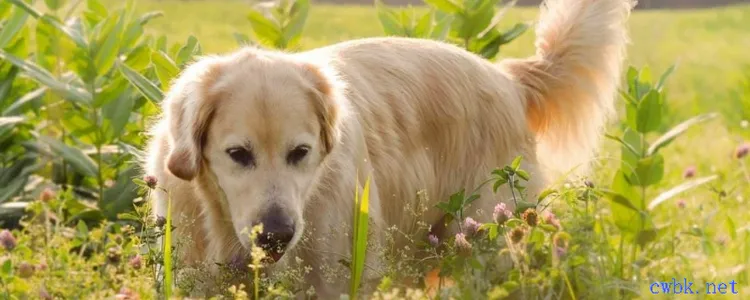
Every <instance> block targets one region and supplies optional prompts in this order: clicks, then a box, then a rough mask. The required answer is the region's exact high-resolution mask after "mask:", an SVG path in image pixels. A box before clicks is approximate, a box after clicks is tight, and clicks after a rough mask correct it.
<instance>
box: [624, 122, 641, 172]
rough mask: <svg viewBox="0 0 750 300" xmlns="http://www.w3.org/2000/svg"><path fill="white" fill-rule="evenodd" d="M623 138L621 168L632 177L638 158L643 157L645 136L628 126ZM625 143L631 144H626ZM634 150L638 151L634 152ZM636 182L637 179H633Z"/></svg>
mask: <svg viewBox="0 0 750 300" xmlns="http://www.w3.org/2000/svg"><path fill="white" fill-rule="evenodd" d="M622 140H623V141H624V143H623V144H622V145H623V146H622V147H621V150H620V157H621V159H620V160H621V161H620V170H622V172H623V173H624V174H625V175H626V176H627V177H628V178H631V179H632V176H633V173H634V172H635V170H636V167H637V166H638V160H639V159H640V158H641V156H642V155H640V153H641V147H642V146H641V145H642V144H644V142H643V137H642V136H641V135H640V134H639V133H637V132H635V131H634V130H632V129H630V128H626V129H625V132H624V133H623V138H622ZM625 145H630V146H629V147H628V146H625ZM633 150H635V151H637V153H634V152H633ZM633 181H634V182H635V180H633Z"/></svg>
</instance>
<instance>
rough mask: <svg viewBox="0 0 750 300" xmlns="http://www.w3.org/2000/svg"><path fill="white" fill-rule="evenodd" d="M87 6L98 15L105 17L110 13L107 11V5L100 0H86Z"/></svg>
mask: <svg viewBox="0 0 750 300" xmlns="http://www.w3.org/2000/svg"><path fill="white" fill-rule="evenodd" d="M86 8H87V9H88V10H89V11H91V12H93V13H95V14H96V15H98V16H100V17H102V18H105V17H107V15H109V12H107V7H105V6H104V4H102V2H101V1H99V0H86Z"/></svg>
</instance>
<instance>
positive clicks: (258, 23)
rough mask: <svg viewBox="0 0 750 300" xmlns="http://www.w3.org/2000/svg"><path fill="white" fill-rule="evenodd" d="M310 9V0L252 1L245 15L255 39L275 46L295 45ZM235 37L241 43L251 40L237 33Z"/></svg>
mask: <svg viewBox="0 0 750 300" xmlns="http://www.w3.org/2000/svg"><path fill="white" fill-rule="evenodd" d="M309 10H310V2H309V0H281V1H278V2H275V3H273V4H271V3H270V2H263V3H259V4H255V5H254V9H253V10H251V11H250V13H249V14H248V19H249V20H250V24H251V25H252V29H253V34H254V37H255V42H257V43H259V44H260V45H262V46H266V47H271V48H276V49H288V48H294V47H297V46H298V44H299V40H300V38H301V37H302V30H303V29H304V26H305V21H307V15H308V13H309ZM235 38H236V39H237V42H238V43H240V44H252V43H253V42H251V41H250V39H249V38H248V37H247V36H245V35H243V34H240V33H235Z"/></svg>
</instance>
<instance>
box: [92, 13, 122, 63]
mask: <svg viewBox="0 0 750 300" xmlns="http://www.w3.org/2000/svg"><path fill="white" fill-rule="evenodd" d="M124 22H125V16H124V12H123V13H121V14H120V15H119V18H118V20H117V23H116V24H115V26H114V27H113V28H112V30H110V31H108V32H107V34H106V38H105V40H104V42H103V43H102V44H101V45H98V47H96V48H95V49H94V52H95V53H96V55H95V58H94V64H95V65H96V70H97V74H98V75H99V76H103V75H105V74H107V73H108V72H109V70H110V69H111V68H112V66H113V65H114V64H115V60H116V59H117V55H118V54H119V52H120V51H119V50H120V47H119V41H120V36H121V34H122V29H123V23H124Z"/></svg>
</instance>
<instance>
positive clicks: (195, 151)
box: [163, 57, 222, 181]
mask: <svg viewBox="0 0 750 300" xmlns="http://www.w3.org/2000/svg"><path fill="white" fill-rule="evenodd" d="M221 68H222V65H221V62H220V58H218V57H204V58H201V59H200V60H198V61H197V62H195V63H193V64H192V65H190V66H188V67H187V68H186V69H185V70H184V71H183V73H182V74H181V75H180V77H179V78H177V80H175V82H174V84H173V86H172V88H170V91H169V93H168V94H167V97H166V99H165V100H164V103H163V108H164V113H165V114H166V118H167V123H168V124H169V135H170V136H171V150H170V152H169V154H168V155H167V162H166V168H167V170H169V172H170V173H172V174H173V175H174V176H176V177H178V178H180V179H182V180H186V181H190V180H192V179H193V178H195V177H196V175H197V174H198V172H199V171H200V167H201V164H202V160H203V145H204V144H205V139H206V132H207V131H208V126H209V123H210V122H211V119H212V117H213V113H214V110H215V107H216V100H217V99H218V98H219V97H220V95H219V93H218V92H216V91H212V88H211V87H212V86H213V85H214V83H215V82H216V80H217V78H218V77H219V75H220V73H221Z"/></svg>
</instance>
